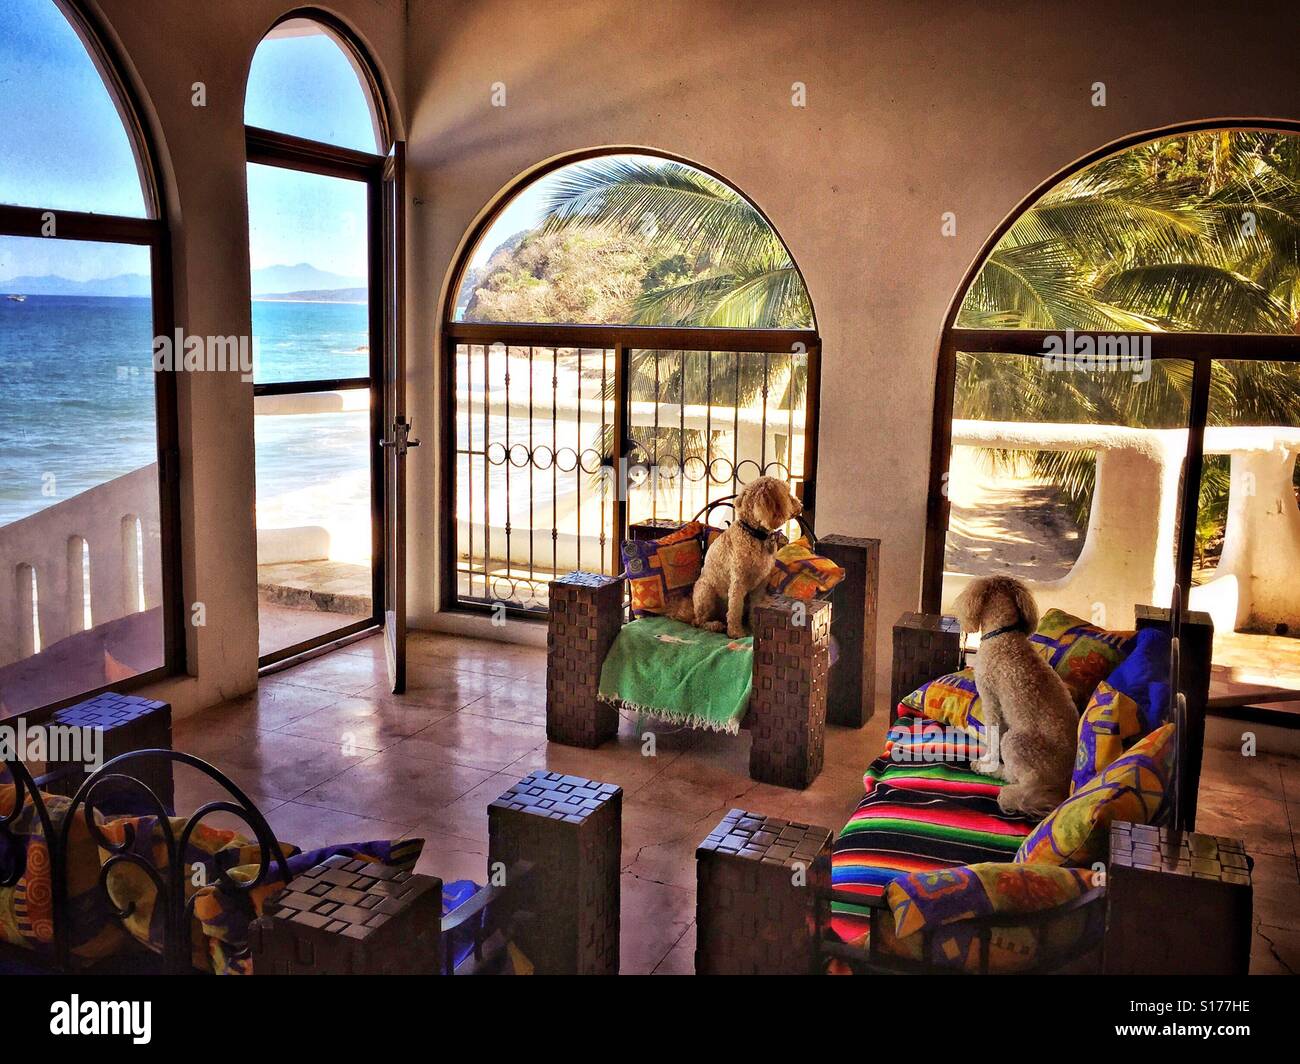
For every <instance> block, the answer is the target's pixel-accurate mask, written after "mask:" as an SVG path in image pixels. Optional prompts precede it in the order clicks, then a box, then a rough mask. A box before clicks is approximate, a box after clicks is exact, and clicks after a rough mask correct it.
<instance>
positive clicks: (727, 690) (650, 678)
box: [600, 617, 754, 735]
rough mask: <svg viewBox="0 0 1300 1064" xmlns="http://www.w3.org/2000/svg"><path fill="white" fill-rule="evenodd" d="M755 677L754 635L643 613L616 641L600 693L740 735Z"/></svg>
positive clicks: (612, 699)
mask: <svg viewBox="0 0 1300 1064" xmlns="http://www.w3.org/2000/svg"><path fill="white" fill-rule="evenodd" d="M753 680H754V637H753V636H746V637H745V638H744V639H732V638H730V637H729V636H726V635H723V634H720V633H715V632H705V631H703V630H701V629H699V628H692V627H691V626H690V625H689V624H683V623H682V622H681V621H674V620H670V619H668V618H667V617H642V618H641V619H640V620H637V621H633V622H632V623H631V624H627V625H624V626H623V630H622V631H621V632H619V634H618V638H617V639H616V640H614V645H613V647H612V648H610V652H609V655H608V656H607V657H606V658H605V664H604V667H603V668H602V669H601V670H600V697H601V698H602V699H604V700H605V701H607V702H618V703H622V704H623V705H624V706H627V707H628V708H630V709H635V710H637V711H638V712H640V713H645V714H647V715H649V716H652V717H660V718H663V719H664V720H670V721H675V722H678V723H681V724H689V725H691V726H692V727H699V728H709V729H712V730H713V731H724V732H730V733H731V734H732V735H735V734H736V732H738V731H739V730H740V721H741V719H742V718H743V717H744V716H745V710H746V708H747V707H748V706H749V691H750V687H751V686H752V685H753Z"/></svg>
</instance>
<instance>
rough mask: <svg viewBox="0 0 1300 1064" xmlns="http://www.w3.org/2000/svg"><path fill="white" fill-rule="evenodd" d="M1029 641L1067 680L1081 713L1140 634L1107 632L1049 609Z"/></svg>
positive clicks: (1062, 612)
mask: <svg viewBox="0 0 1300 1064" xmlns="http://www.w3.org/2000/svg"><path fill="white" fill-rule="evenodd" d="M1029 642H1030V643H1031V644H1032V645H1033V647H1034V649H1035V650H1036V651H1038V653H1040V654H1041V655H1042V656H1043V657H1044V658H1046V659H1047V661H1048V663H1049V664H1050V665H1051V666H1052V668H1053V669H1055V670H1056V674H1057V675H1058V676H1060V678H1061V679H1062V680H1064V681H1065V686H1066V687H1068V688H1069V689H1070V694H1071V695H1073V696H1074V705H1075V707H1076V708H1077V709H1078V710H1079V712H1080V713H1082V712H1083V709H1084V707H1085V706H1086V705H1087V704H1088V699H1089V698H1090V697H1091V696H1092V692H1093V691H1095V690H1096V689H1097V685H1098V684H1099V683H1101V681H1102V680H1104V679H1106V677H1108V676H1109V675H1110V674H1111V673H1112V672H1113V671H1114V670H1115V667H1116V666H1117V665H1119V663H1120V662H1122V661H1123V660H1124V659H1125V658H1126V657H1127V656H1128V654H1129V652H1130V651H1131V650H1132V649H1133V646H1134V644H1135V643H1136V642H1137V633H1136V632H1108V631H1107V630H1106V629H1105V628H1098V627H1097V626H1096V625H1095V624H1089V623H1088V622H1087V621H1085V620H1082V619H1080V618H1078V617H1074V616H1072V615H1071V614H1068V613H1066V612H1065V611H1064V610H1048V611H1047V612H1046V613H1045V614H1043V616H1042V619H1041V620H1040V621H1039V622H1038V630H1037V631H1035V632H1034V634H1033V635H1031V636H1030V637H1029Z"/></svg>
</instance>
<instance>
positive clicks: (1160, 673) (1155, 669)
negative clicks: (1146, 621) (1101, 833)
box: [1070, 628, 1169, 794]
mask: <svg viewBox="0 0 1300 1064" xmlns="http://www.w3.org/2000/svg"><path fill="white" fill-rule="evenodd" d="M1168 710H1169V634H1168V633H1167V632H1164V631H1161V630H1159V629H1156V628H1145V629H1143V630H1142V631H1140V632H1138V634H1137V639H1136V643H1135V645H1134V647H1133V650H1132V652H1131V653H1130V654H1129V655H1128V657H1126V658H1125V659H1124V660H1123V661H1122V662H1121V663H1120V664H1119V666H1118V667H1117V668H1116V669H1115V671H1114V672H1112V673H1111V674H1110V678H1109V679H1106V680H1102V682H1101V683H1099V684H1098V685H1097V689H1096V690H1095V691H1094V692H1093V693H1092V698H1091V699H1089V701H1088V707H1087V708H1086V709H1085V710H1084V711H1083V716H1082V717H1080V718H1079V744H1078V747H1077V749H1076V752H1075V761H1074V775H1073V777H1072V779H1071V783H1070V793H1071V794H1073V793H1074V792H1075V791H1076V790H1078V789H1079V788H1080V787H1082V786H1084V785H1085V784H1086V783H1087V782H1088V781H1089V780H1090V779H1092V778H1093V777H1094V776H1095V775H1097V773H1098V772H1100V771H1101V770H1102V769H1104V768H1106V766H1107V765H1109V764H1110V763H1111V762H1113V761H1114V760H1115V759H1116V758H1117V757H1119V756H1120V755H1121V754H1122V753H1123V752H1124V751H1125V750H1127V749H1128V748H1129V747H1131V746H1132V745H1133V744H1134V743H1135V742H1137V741H1138V740H1139V739H1141V738H1142V736H1144V735H1147V734H1149V733H1150V732H1151V731H1153V730H1154V729H1155V728H1156V727H1157V726H1158V725H1160V724H1162V723H1163V722H1164V721H1165V719H1166V718H1167V716H1168Z"/></svg>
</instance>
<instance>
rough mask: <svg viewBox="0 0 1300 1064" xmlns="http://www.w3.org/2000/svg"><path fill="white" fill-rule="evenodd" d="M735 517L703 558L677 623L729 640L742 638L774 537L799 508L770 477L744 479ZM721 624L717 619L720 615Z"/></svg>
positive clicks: (767, 571)
mask: <svg viewBox="0 0 1300 1064" xmlns="http://www.w3.org/2000/svg"><path fill="white" fill-rule="evenodd" d="M734 505H735V511H736V519H735V520H734V521H733V522H732V523H731V525H730V526H729V527H728V528H727V529H725V530H724V531H723V533H722V535H720V536H719V537H718V538H717V539H715V540H714V541H713V545H712V546H710V547H709V552H708V554H706V555H705V556H704V569H703V571H702V572H701V573H700V578H699V579H698V580H697V581H696V582H695V592H694V595H693V596H692V598H691V601H690V603H688V604H686V608H685V609H684V610H683V611H682V613H681V614H679V619H680V620H684V621H686V622H687V623H689V624H694V625H696V626H697V627H700V628H706V629H708V630H709V631H711V632H721V631H723V630H724V628H725V630H726V633H727V634H728V635H729V636H731V637H732V638H733V639H739V638H740V637H742V636H744V635H747V634H748V633H747V631H746V628H745V624H746V619H747V617H748V614H749V608H750V607H751V606H752V604H753V603H754V602H756V601H757V600H758V599H761V598H762V597H763V595H764V594H766V592H767V578H768V577H769V576H770V575H771V574H772V566H773V564H774V559H775V557H776V551H777V547H778V546H779V543H780V537H779V536H778V535H777V534H776V533H777V532H778V531H779V530H780V529H781V528H782V527H783V526H784V525H785V524H786V522H787V521H789V520H791V519H792V518H794V517H797V516H798V515H799V514H800V513H802V512H803V504H802V503H801V502H800V501H799V500H798V499H796V498H795V497H794V496H793V495H791V494H790V490H789V489H788V488H787V487H786V486H785V484H784V483H783V482H782V481H780V480H777V479H776V478H775V477H758V478H757V479H756V480H752V481H750V483H748V484H746V485H745V488H744V490H743V491H741V493H740V494H739V495H737V496H736V501H735V504H734ZM724 610H725V615H726V624H725V625H724V624H723V622H722V621H720V620H718V617H719V616H720V615H721V614H722V613H723V612H724Z"/></svg>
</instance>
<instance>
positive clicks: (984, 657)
mask: <svg viewBox="0 0 1300 1064" xmlns="http://www.w3.org/2000/svg"><path fill="white" fill-rule="evenodd" d="M953 613H954V614H956V617H957V620H958V622H959V623H960V624H961V627H962V631H964V632H979V633H980V645H979V652H978V653H977V654H976V655H975V686H976V688H978V690H979V696H980V702H981V703H982V705H983V709H984V720H985V728H986V734H994V733H992V732H991V731H989V729H992V728H994V727H996V728H997V729H998V730H997V732H996V736H997V741H996V743H993V742H991V743H990V744H989V749H988V750H987V751H986V752H985V753H984V755H983V756H982V757H981V758H980V759H978V760H976V761H973V762H971V768H972V769H974V770H975V771H976V772H979V773H982V774H983V775H986V776H1000V777H1001V778H1002V779H1003V780H1005V781H1006V786H1004V787H1003V788H1002V790H1001V791H1000V792H999V793H998V805H999V807H1000V808H1001V809H1002V811H1003V812H1004V813H1019V814H1022V815H1025V816H1033V817H1038V818H1040V819H1041V818H1042V817H1045V816H1047V814H1048V813H1050V812H1051V811H1052V810H1053V809H1055V808H1056V807H1057V806H1058V805H1059V804H1060V803H1061V802H1062V801H1063V800H1064V799H1065V797H1066V795H1067V794H1068V793H1069V789H1070V773H1071V771H1072V770H1073V768H1074V751H1075V736H1076V733H1077V731H1078V727H1079V712H1078V710H1077V709H1076V708H1075V705H1074V699H1073V698H1071V697H1070V691H1069V689H1068V688H1067V687H1066V686H1065V681H1063V680H1062V679H1061V678H1060V676H1058V675H1057V674H1056V670H1055V669H1053V668H1052V666H1051V665H1050V664H1048V662H1047V661H1046V659H1044V658H1043V657H1042V656H1041V655H1040V654H1038V653H1037V652H1036V651H1035V650H1034V648H1033V645H1032V644H1031V643H1030V642H1029V633H1031V632H1032V631H1033V630H1034V629H1035V628H1036V627H1037V626H1038V606H1037V604H1036V603H1035V602H1034V596H1033V595H1032V594H1031V593H1030V591H1029V588H1027V587H1025V585H1024V584H1022V583H1021V582H1020V581H1019V580H1015V579H1013V578H1011V577H1009V576H987V577H982V578H980V579H978V580H974V581H972V582H971V583H970V584H969V585H968V586H967V588H966V590H965V591H963V592H962V593H961V595H960V596H959V597H958V599H957V601H956V602H954V603H953Z"/></svg>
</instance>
